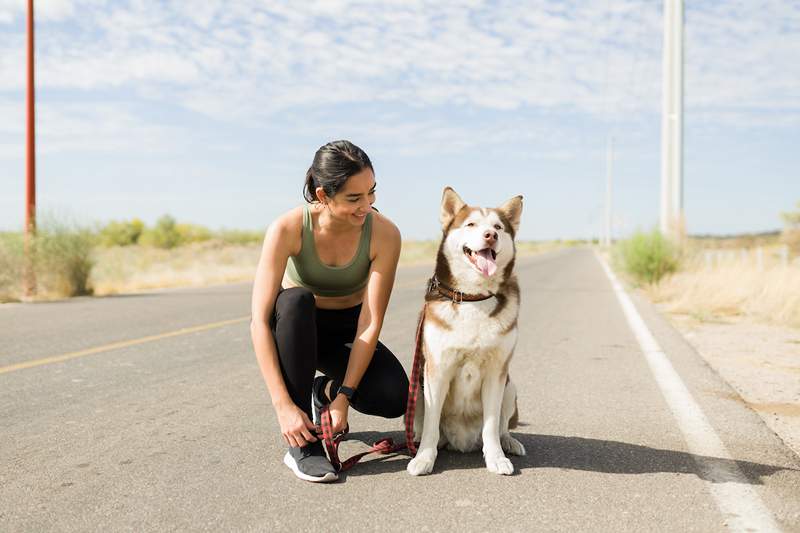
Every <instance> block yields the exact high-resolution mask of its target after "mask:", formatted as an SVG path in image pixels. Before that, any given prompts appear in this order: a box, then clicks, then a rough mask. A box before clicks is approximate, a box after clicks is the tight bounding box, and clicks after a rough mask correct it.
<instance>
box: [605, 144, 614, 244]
mask: <svg viewBox="0 0 800 533" xmlns="http://www.w3.org/2000/svg"><path fill="white" fill-rule="evenodd" d="M613 161H614V138H613V137H609V138H608V147H607V150H606V232H605V245H606V246H611V168H612V164H613Z"/></svg>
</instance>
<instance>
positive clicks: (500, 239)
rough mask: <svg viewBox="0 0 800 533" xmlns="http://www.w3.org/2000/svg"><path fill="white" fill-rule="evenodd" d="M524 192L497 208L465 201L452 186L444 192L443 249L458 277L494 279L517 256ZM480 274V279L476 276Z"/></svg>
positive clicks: (442, 215)
mask: <svg viewBox="0 0 800 533" xmlns="http://www.w3.org/2000/svg"><path fill="white" fill-rule="evenodd" d="M521 214H522V196H515V197H514V198H512V199H511V200H509V201H508V202H506V203H505V204H503V205H502V206H500V207H497V208H481V207H471V206H468V205H466V204H465V203H464V202H463V201H462V200H461V198H460V197H459V196H458V194H456V192H455V191H454V190H453V189H451V188H450V187H447V188H445V190H444V194H443V195H442V210H441V216H440V220H441V222H442V229H443V230H444V233H445V236H444V243H443V251H444V253H445V255H446V257H447V259H448V263H449V267H450V270H451V272H452V273H453V275H454V276H456V277H457V278H459V279H472V280H475V281H478V280H479V279H484V280H485V279H491V278H493V277H494V276H496V275H498V274H497V273H498V272H500V273H502V272H503V271H504V269H505V267H506V266H507V265H508V264H509V263H510V262H511V260H512V259H513V258H514V254H515V248H514V236H515V235H516V233H517V230H519V221H520V216H521ZM476 276H477V279H476Z"/></svg>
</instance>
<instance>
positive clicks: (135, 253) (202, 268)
mask: <svg viewBox="0 0 800 533" xmlns="http://www.w3.org/2000/svg"><path fill="white" fill-rule="evenodd" d="M260 252H261V246H260V245H230V244H224V243H221V242H215V241H206V242H201V243H194V244H188V245H186V246H179V247H177V248H173V249H171V250H165V249H160V248H151V247H144V246H124V247H121V246H115V247H112V248H96V249H95V251H94V259H95V267H94V269H92V273H91V275H90V279H89V283H90V285H91V286H92V287H93V288H94V293H95V294H97V295H103V294H117V293H124V292H135V291H140V290H145V289H156V288H165V287H187V286H201V285H213V284H218V283H232V282H237V281H250V280H252V279H253V275H254V274H255V269H256V265H257V264H258V257H259V254H260Z"/></svg>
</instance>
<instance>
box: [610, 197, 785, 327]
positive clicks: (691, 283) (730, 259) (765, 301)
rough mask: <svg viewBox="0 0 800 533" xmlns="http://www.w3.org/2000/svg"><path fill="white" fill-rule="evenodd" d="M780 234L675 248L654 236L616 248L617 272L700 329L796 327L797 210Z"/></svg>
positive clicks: (700, 240)
mask: <svg viewBox="0 0 800 533" xmlns="http://www.w3.org/2000/svg"><path fill="white" fill-rule="evenodd" d="M781 218H782V220H783V222H784V229H783V231H776V232H772V233H762V234H753V235H737V236H732V237H711V236H697V237H690V238H687V239H686V240H685V242H683V243H682V244H681V246H680V247H679V246H676V245H674V244H673V243H670V242H669V241H667V240H666V239H664V238H663V237H661V235H660V234H659V232H658V231H653V232H650V233H638V234H636V235H634V236H632V237H631V238H629V239H626V240H624V241H620V242H618V243H617V244H616V245H615V247H614V249H613V251H612V257H613V261H614V264H615V266H616V267H617V269H618V270H621V271H624V272H625V273H626V274H627V276H628V279H629V280H630V281H632V282H633V283H634V284H636V285H638V286H640V287H642V288H643V289H644V290H645V291H646V292H647V293H648V295H649V296H650V297H651V299H652V300H653V301H655V302H657V303H659V304H661V305H662V307H663V308H664V309H665V310H666V311H668V312H670V313H675V314H681V315H688V316H690V317H692V318H694V319H696V320H699V321H726V320H729V319H734V318H736V317H750V318H753V319H755V320H757V321H760V322H765V323H773V324H780V325H788V326H793V327H800V202H799V203H798V205H797V210H796V211H792V212H788V213H783V214H782V216H781Z"/></svg>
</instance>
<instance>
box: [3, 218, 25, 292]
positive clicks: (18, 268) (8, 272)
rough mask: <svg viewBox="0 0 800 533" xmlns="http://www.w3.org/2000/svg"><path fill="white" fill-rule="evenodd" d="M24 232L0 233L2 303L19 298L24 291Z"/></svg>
mask: <svg viewBox="0 0 800 533" xmlns="http://www.w3.org/2000/svg"><path fill="white" fill-rule="evenodd" d="M22 260H23V235H22V233H12V232H4V233H0V303H2V302H9V301H14V300H18V299H19V296H20V295H21V293H22V285H21V281H22Z"/></svg>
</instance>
